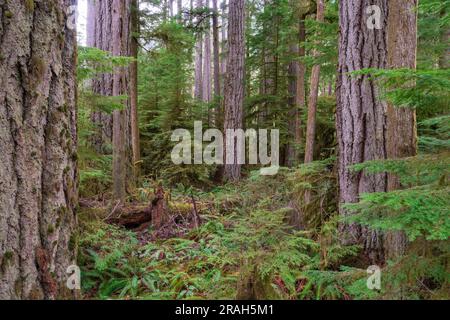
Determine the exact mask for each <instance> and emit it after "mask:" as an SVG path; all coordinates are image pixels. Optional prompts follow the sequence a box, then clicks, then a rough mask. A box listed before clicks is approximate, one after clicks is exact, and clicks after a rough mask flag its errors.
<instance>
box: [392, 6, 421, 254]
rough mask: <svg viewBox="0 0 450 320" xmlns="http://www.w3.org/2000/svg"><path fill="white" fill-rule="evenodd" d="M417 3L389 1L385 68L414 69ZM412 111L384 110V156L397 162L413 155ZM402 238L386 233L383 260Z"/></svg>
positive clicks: (402, 244) (395, 185) (400, 246)
mask: <svg viewBox="0 0 450 320" xmlns="http://www.w3.org/2000/svg"><path fill="white" fill-rule="evenodd" d="M417 2H418V0H390V1H389V18H388V67H389V68H392V69H397V68H410V69H415V68H416V52H417V10H416V8H417ZM416 123H417V122H416V113H415V110H414V109H411V108H407V107H398V106H397V107H395V106H393V105H392V104H391V103H389V104H388V108H387V156H388V158H389V159H401V158H406V157H412V156H415V155H416V154H417V126H416ZM400 188H401V185H400V180H399V177H398V176H396V175H392V174H389V176H388V190H389V191H391V190H396V189H400ZM406 243H407V240H406V236H405V234H404V233H402V232H388V233H387V234H386V237H385V250H386V258H388V259H389V258H396V257H398V256H400V255H402V254H403V253H404V252H405V249H406Z"/></svg>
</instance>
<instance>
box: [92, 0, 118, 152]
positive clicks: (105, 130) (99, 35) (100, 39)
mask: <svg viewBox="0 0 450 320" xmlns="http://www.w3.org/2000/svg"><path fill="white" fill-rule="evenodd" d="M110 12H111V3H110V0H103V1H95V0H89V1H88V19H87V45H88V46H89V47H95V48H98V49H100V50H103V51H108V52H111V39H110V34H111V33H110V30H111V23H112V20H111V13H110ZM111 83H112V75H111V74H108V73H105V74H101V75H99V76H97V77H96V78H95V79H93V80H92V91H93V92H94V93H95V94H98V95H102V96H111V95H112V85H111ZM91 121H92V122H93V124H94V125H95V127H96V128H97V130H96V132H95V133H94V134H93V135H92V136H91V137H90V142H91V145H92V147H93V148H94V150H95V151H97V152H98V153H99V154H108V153H109V152H110V151H109V150H107V146H108V145H109V144H111V142H112V131H113V123H112V115H111V114H107V113H105V112H101V111H94V112H92V114H91Z"/></svg>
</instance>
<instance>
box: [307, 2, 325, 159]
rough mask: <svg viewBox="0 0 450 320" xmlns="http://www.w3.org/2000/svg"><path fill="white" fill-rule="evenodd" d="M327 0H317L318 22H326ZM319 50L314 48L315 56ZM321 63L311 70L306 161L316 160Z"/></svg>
mask: <svg viewBox="0 0 450 320" xmlns="http://www.w3.org/2000/svg"><path fill="white" fill-rule="evenodd" d="M324 14H325V0H318V1H317V18H316V20H317V22H320V23H322V22H324V18H325V17H324ZM317 55H318V52H317V51H316V50H313V56H317ZM319 81H320V65H318V64H317V65H314V66H313V68H312V71H311V87H310V93H309V101H308V123H307V125H306V147H305V163H311V162H313V161H314V142H315V139H316V115H317V98H318V95H319Z"/></svg>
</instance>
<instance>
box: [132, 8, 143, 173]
mask: <svg viewBox="0 0 450 320" xmlns="http://www.w3.org/2000/svg"><path fill="white" fill-rule="evenodd" d="M130 23H131V38H130V55H131V57H133V58H134V59H135V61H134V62H132V63H131V64H130V87H129V91H130V116H131V147H132V151H133V168H134V177H135V179H137V178H138V177H139V174H140V170H139V167H140V164H139V162H140V159H141V148H140V136H139V117H138V88H137V85H138V62H137V57H138V39H137V34H138V32H139V1H138V0H131V21H130Z"/></svg>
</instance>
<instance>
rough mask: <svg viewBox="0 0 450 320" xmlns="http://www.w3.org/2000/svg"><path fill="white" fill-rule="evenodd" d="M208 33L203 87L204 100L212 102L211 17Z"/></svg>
mask: <svg viewBox="0 0 450 320" xmlns="http://www.w3.org/2000/svg"><path fill="white" fill-rule="evenodd" d="M204 4H205V8H209V0H205V3H204ZM205 24H206V33H205V43H204V45H205V48H204V52H203V79H202V80H203V89H202V96H203V97H202V100H203V102H207V103H209V102H211V98H212V92H211V84H212V83H211V24H210V19H206V21H205ZM210 118H211V114H210V112H208V119H210Z"/></svg>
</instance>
